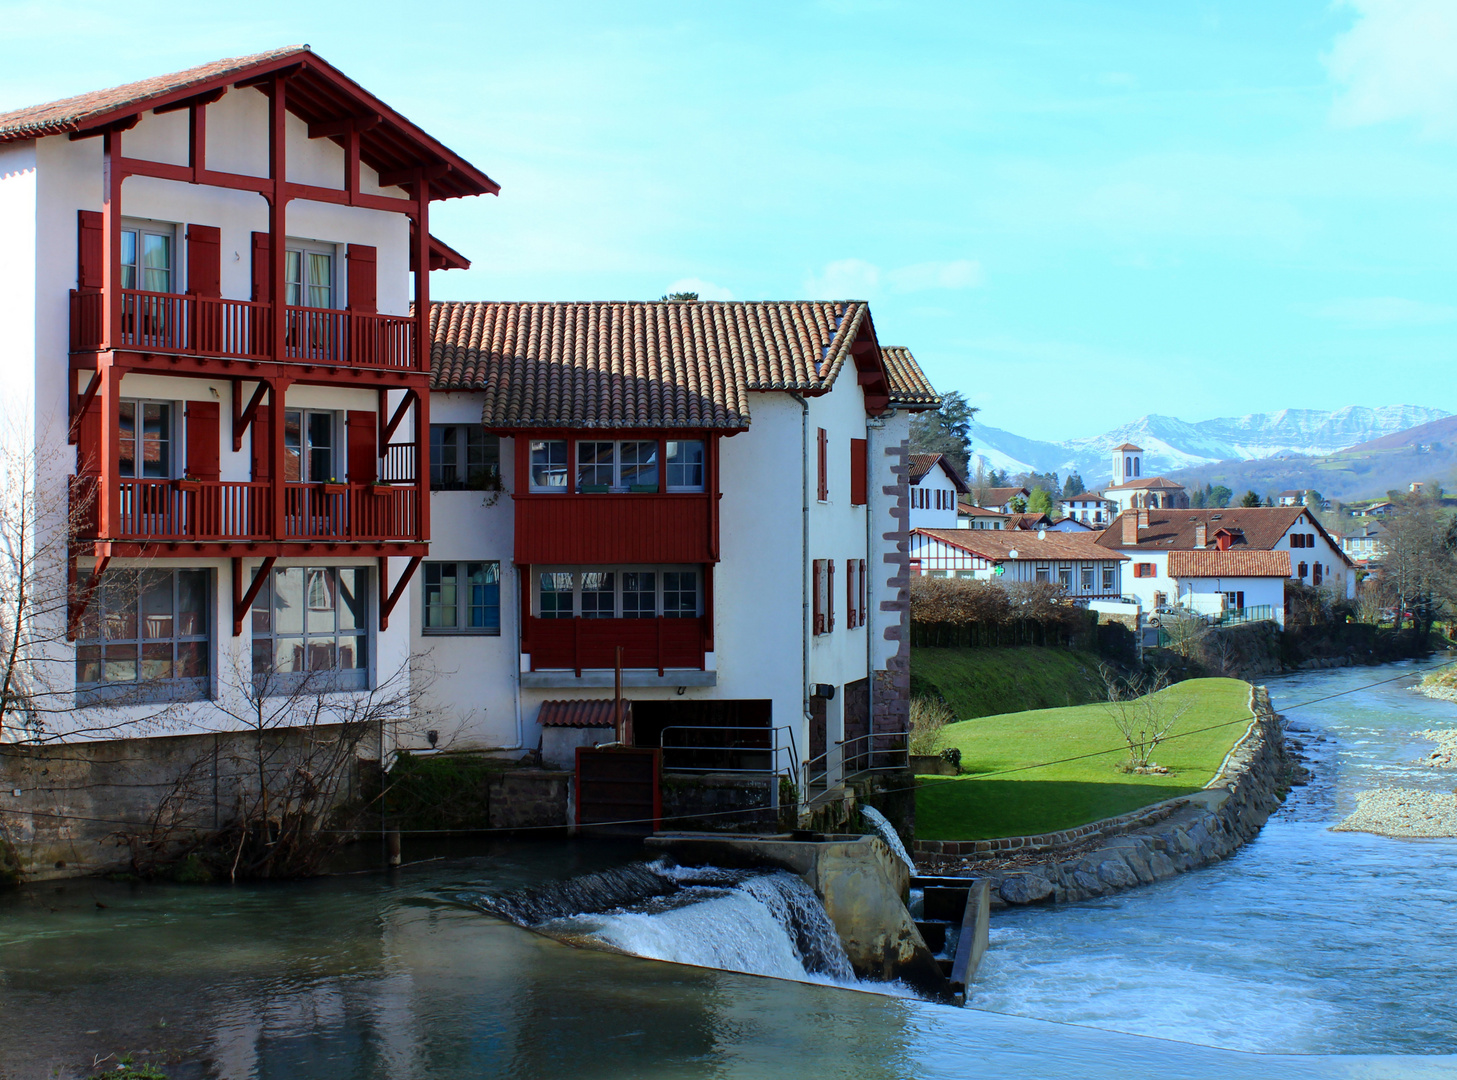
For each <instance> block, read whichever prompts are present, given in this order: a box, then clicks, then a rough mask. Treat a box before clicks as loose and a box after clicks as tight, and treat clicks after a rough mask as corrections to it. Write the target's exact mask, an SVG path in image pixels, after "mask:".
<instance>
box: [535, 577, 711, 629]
mask: <svg viewBox="0 0 1457 1080" xmlns="http://www.w3.org/2000/svg"><path fill="white" fill-rule="evenodd" d="M536 580H537V596H536V610H537V613H538V615H539V617H540V618H543V619H567V618H571V617H572V616H573V615H574V614H580V616H581V617H582V618H584V619H653V618H658V617H660V616H661V617H666V618H694V617H696V616H697V615H698V614H699V612H700V611H701V609H702V602H701V599H700V587H699V571H698V570H697V569H695V568H692V567H673V568H671V569H669V568H665V567H637V566H634V567H601V566H594V567H582V568H578V569H571V570H566V569H553V570H544V571H540V572H539V573H538V575H537V579H536Z"/></svg>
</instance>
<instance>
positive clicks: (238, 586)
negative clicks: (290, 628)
mask: <svg viewBox="0 0 1457 1080" xmlns="http://www.w3.org/2000/svg"><path fill="white" fill-rule="evenodd" d="M277 561H278V559H277V557H275V556H273V555H270V556H268V558H266V559H264V560H263V564H262V565H261V566H259V567H258V570H257V572H256V573H255V574H254V575H253V580H252V581H251V582H250V583H249V585H248V591H247V592H244V591H243V560H242V559H240V558H234V559H233V637H240V636H241V635H242V633H243V620H244V619H245V618H247V616H248V609H249V608H251V607H252V606H253V601H254V600H256V599H258V590H259V589H261V588H263V584H264V582H266V581H267V580H268V575H269V574H271V573H272V572H273V564H274V563H275V562H277Z"/></svg>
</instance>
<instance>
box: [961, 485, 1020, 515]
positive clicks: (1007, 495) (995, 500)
mask: <svg viewBox="0 0 1457 1080" xmlns="http://www.w3.org/2000/svg"><path fill="white" fill-rule="evenodd" d="M1031 497H1032V492H1031V491H1030V490H1029V489H1028V488H1024V487H989V488H977V487H973V488H972V489H971V501H972V503H973V505H976V506H979V507H981V508H982V509H985V510H994V511H996V512H997V513H1000V514H1020V513H1023V512H1024V511H1025V510H1026V509H1027V500H1028V499H1030V498H1031ZM1019 504H1020V506H1021V509H1018V505H1019Z"/></svg>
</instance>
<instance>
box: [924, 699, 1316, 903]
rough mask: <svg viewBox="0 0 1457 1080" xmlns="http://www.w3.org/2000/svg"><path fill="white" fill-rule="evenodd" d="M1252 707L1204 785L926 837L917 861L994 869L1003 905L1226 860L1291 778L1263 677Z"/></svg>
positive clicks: (967, 870)
mask: <svg viewBox="0 0 1457 1080" xmlns="http://www.w3.org/2000/svg"><path fill="white" fill-rule="evenodd" d="M1250 710H1251V712H1253V713H1254V714H1255V717H1254V719H1253V720H1252V721H1251V722H1250V727H1249V730H1248V731H1247V732H1246V733H1245V735H1244V737H1243V738H1241V739H1240V741H1239V742H1238V743H1236V744H1235V747H1234V749H1233V750H1231V751H1230V753H1229V755H1228V756H1227V757H1226V758H1225V761H1224V764H1223V767H1222V768H1221V769H1220V771H1219V775H1218V776H1216V777H1215V778H1214V779H1213V780H1211V781H1210V782H1209V784H1208V785H1207V786H1206V787H1205V788H1204V790H1203V791H1200V792H1197V793H1195V794H1193V795H1185V796H1180V797H1179V798H1176V799H1169V800H1166V801H1165V802H1162V803H1157V804H1155V805H1154V806H1150V807H1146V808H1144V809H1143V810H1140V811H1138V812H1136V813H1133V814H1125V815H1123V816H1122V817H1117V818H1108V819H1106V820H1104V821H1098V822H1093V823H1092V824H1090V825H1083V826H1081V827H1079V828H1076V829H1068V830H1065V831H1063V832H1058V833H1048V834H1044V835H1042V836H1017V837H1006V838H1002V839H999V840H973V841H959V842H948V841H917V842H916V854H917V856H918V859H917V861H918V862H923V863H925V864H926V869H927V870H928V871H930V872H933V873H936V874H939V875H943V876H944V875H948V874H956V873H959V874H961V875H964V876H968V877H977V878H986V879H988V880H989V881H990V882H991V886H992V896H993V904H994V905H996V904H997V903H998V901H999V900H1000V903H1001V904H1002V905H1006V904H1036V903H1051V902H1063V901H1073V900H1086V899H1089V898H1091V897H1095V896H1107V895H1109V894H1112V893H1116V892H1121V891H1123V890H1124V889H1129V888H1132V887H1134V886H1136V885H1148V884H1151V883H1153V882H1155V881H1160V880H1162V879H1164V878H1167V877H1172V876H1173V875H1174V874H1181V873H1184V872H1185V871H1187V870H1195V869H1198V868H1199V867H1202V866H1208V865H1209V864H1210V863H1214V862H1218V861H1219V860H1220V859H1223V858H1224V857H1225V856H1226V855H1229V854H1230V853H1231V852H1233V851H1235V850H1236V849H1237V848H1239V846H1240V845H1241V844H1243V843H1244V842H1245V841H1246V840H1249V839H1250V838H1251V837H1253V836H1254V835H1255V834H1256V833H1258V832H1259V831H1260V828H1261V826H1263V825H1264V823H1265V821H1266V819H1268V818H1269V816H1270V814H1271V813H1272V812H1273V811H1274V810H1276V809H1277V808H1278V807H1279V805H1280V802H1281V800H1282V799H1283V798H1284V795H1285V792H1286V791H1287V790H1288V788H1289V783H1288V777H1289V772H1290V764H1289V762H1288V760H1287V758H1286V754H1285V741H1284V735H1283V732H1282V730H1281V723H1280V717H1279V716H1277V715H1276V713H1275V712H1274V710H1273V708H1272V707H1271V705H1270V695H1269V692H1268V691H1267V690H1266V689H1265V688H1264V687H1263V686H1256V687H1253V688H1251V691H1250Z"/></svg>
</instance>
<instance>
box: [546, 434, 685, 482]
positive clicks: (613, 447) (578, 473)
mask: <svg viewBox="0 0 1457 1080" xmlns="http://www.w3.org/2000/svg"><path fill="white" fill-rule="evenodd" d="M528 448H529V453H530V461H531V464H530V481H531V490H532V491H534V492H538V493H542V494H547V493H552V494H563V493H565V492H566V491H567V490H568V483H567V481H568V477H569V476H570V478H571V481H572V484H571V487H572V490H574V491H575V492H576V493H577V494H581V495H606V494H609V493H614V494H620V493H631V494H642V495H652V494H657V493H658V492H660V491H669V492H674V493H693V492H700V491H703V490H704V486H705V483H706V480H707V471H708V456H707V446H706V444H705V442H704V440H702V439H663V440H659V439H587V438H583V439H576V440H574V441H572V442H569V441H568V440H566V439H532V440H530V442H529V444H528ZM569 470H570V472H569Z"/></svg>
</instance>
